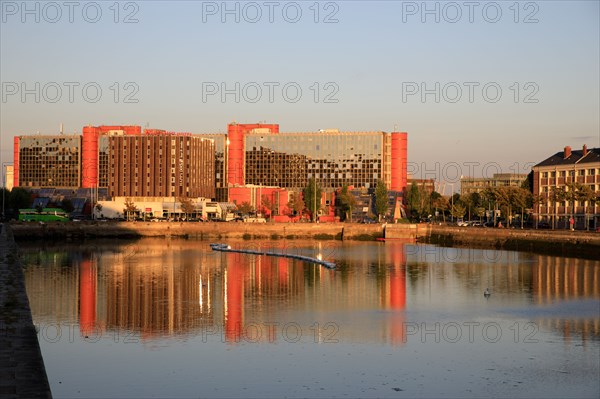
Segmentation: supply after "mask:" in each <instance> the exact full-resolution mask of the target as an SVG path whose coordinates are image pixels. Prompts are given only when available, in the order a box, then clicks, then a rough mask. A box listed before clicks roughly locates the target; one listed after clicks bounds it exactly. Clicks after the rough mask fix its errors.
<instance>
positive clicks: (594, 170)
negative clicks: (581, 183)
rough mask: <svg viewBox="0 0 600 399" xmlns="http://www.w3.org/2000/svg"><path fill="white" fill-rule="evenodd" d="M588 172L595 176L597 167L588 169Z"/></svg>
mask: <svg viewBox="0 0 600 399" xmlns="http://www.w3.org/2000/svg"><path fill="white" fill-rule="evenodd" d="M587 174H588V175H590V176H594V175H595V174H596V169H588V171H587Z"/></svg>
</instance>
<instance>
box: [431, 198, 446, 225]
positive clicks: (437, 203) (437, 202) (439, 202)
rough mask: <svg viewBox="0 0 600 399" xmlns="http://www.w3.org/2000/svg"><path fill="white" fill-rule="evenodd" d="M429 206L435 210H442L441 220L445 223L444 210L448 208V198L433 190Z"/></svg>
mask: <svg viewBox="0 0 600 399" xmlns="http://www.w3.org/2000/svg"><path fill="white" fill-rule="evenodd" d="M430 197H431V206H432V207H433V208H434V209H435V211H436V212H437V211H438V210H440V211H442V220H443V221H444V223H446V211H447V210H448V198H446V197H444V196H443V195H442V194H440V193H438V192H437V191H434V192H432V193H431V196H430Z"/></svg>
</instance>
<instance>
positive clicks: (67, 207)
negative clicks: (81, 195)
mask: <svg viewBox="0 0 600 399" xmlns="http://www.w3.org/2000/svg"><path fill="white" fill-rule="evenodd" d="M60 207H61V208H62V209H63V210H64V211H65V212H67V213H69V212H73V209H75V208H74V207H73V202H71V200H70V199H63V200H62V202H61V205H60Z"/></svg>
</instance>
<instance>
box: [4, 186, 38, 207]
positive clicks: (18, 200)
mask: <svg viewBox="0 0 600 399" xmlns="http://www.w3.org/2000/svg"><path fill="white" fill-rule="evenodd" d="M32 202H33V199H32V197H31V193H30V192H29V191H27V190H25V189H24V188H22V187H15V188H13V189H12V190H11V192H10V198H9V199H8V200H7V203H8V205H9V207H10V208H12V209H14V210H15V211H18V210H19V209H24V208H29V207H30V206H31V203H32Z"/></svg>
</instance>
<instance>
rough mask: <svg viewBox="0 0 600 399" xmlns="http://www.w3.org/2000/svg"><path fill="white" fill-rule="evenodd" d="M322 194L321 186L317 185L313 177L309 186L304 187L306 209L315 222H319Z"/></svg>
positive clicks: (303, 194) (309, 181)
mask: <svg viewBox="0 0 600 399" xmlns="http://www.w3.org/2000/svg"><path fill="white" fill-rule="evenodd" d="M322 192H323V191H322V189H321V186H320V185H319V184H317V181H316V180H315V178H314V177H311V178H310V179H309V180H308V185H307V186H306V187H304V190H303V191H302V196H303V197H304V202H305V203H306V208H307V209H308V211H309V212H310V213H311V215H312V219H313V222H315V221H316V220H317V212H319V209H321V194H322Z"/></svg>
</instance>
